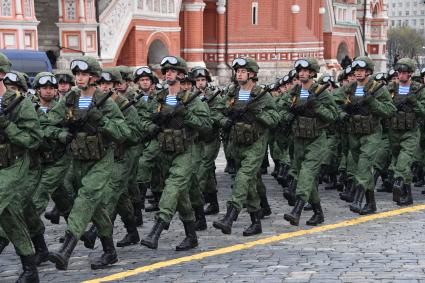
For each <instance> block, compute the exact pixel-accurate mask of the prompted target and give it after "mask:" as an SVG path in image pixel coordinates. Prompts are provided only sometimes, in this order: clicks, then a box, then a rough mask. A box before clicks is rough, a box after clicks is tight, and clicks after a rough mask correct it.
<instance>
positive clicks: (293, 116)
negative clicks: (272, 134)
mask: <svg viewBox="0 0 425 283" xmlns="http://www.w3.org/2000/svg"><path fill="white" fill-rule="evenodd" d="M329 85H330V82H329V81H328V82H326V83H325V84H323V85H321V86H320V87H319V88H317V89H316V91H315V92H314V94H313V97H314V98H315V99H317V98H318V97H319V96H320V95H321V94H322V93H323V92H325V90H327V89H328V87H329ZM307 101H308V100H307ZM289 110H290V112H289V115H288V117H287V119H286V121H285V122H284V123H283V125H282V129H283V130H284V131H288V130H289V129H290V128H291V126H292V123H294V121H295V119H296V118H297V115H298V114H299V111H297V105H296V101H294V102H293V103H292V105H291V107H290V108H289Z"/></svg>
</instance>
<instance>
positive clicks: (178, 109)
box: [174, 103, 186, 116]
mask: <svg viewBox="0 0 425 283" xmlns="http://www.w3.org/2000/svg"><path fill="white" fill-rule="evenodd" d="M185 112H186V106H184V105H183V104H182V103H178V104H177V105H176V106H175V107H174V115H178V116H180V115H184V113H185Z"/></svg>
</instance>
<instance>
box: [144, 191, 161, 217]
mask: <svg viewBox="0 0 425 283" xmlns="http://www.w3.org/2000/svg"><path fill="white" fill-rule="evenodd" d="M152 194H153V199H152V204H151V206H148V207H146V208H145V211H146V212H153V211H159V200H160V199H161V195H162V193H159V192H152Z"/></svg>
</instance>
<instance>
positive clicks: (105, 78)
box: [100, 72, 112, 82]
mask: <svg viewBox="0 0 425 283" xmlns="http://www.w3.org/2000/svg"><path fill="white" fill-rule="evenodd" d="M100 81H105V82H112V76H111V74H110V73H107V72H102V73H101V74H100Z"/></svg>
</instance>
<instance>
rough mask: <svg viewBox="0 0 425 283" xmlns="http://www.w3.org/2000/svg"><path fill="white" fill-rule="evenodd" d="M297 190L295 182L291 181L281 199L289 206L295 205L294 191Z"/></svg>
mask: <svg viewBox="0 0 425 283" xmlns="http://www.w3.org/2000/svg"><path fill="white" fill-rule="evenodd" d="M296 189H297V180H295V179H292V180H291V182H290V183H289V185H288V188H286V189H284V190H283V197H284V198H285V199H286V200H287V201H288V205H289V206H294V205H295V191H296Z"/></svg>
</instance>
